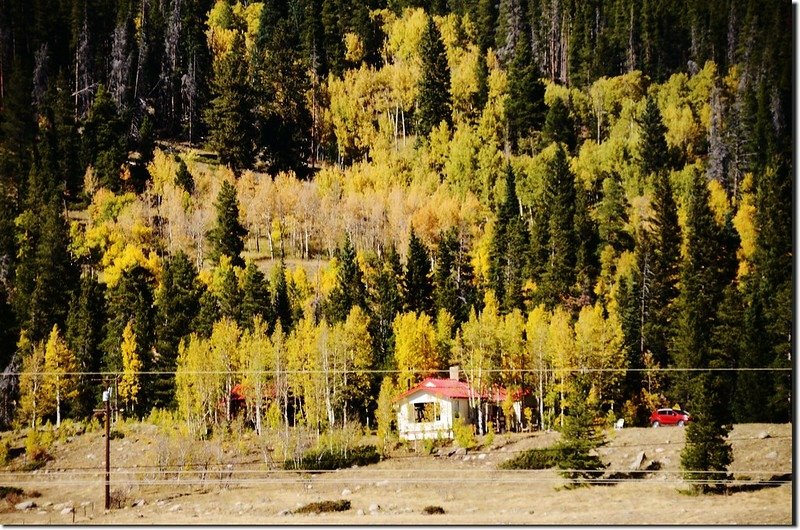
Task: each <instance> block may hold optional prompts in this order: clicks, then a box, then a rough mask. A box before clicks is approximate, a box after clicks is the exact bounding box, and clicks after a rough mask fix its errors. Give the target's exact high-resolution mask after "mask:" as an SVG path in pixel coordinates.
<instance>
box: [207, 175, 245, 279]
mask: <svg viewBox="0 0 800 530" xmlns="http://www.w3.org/2000/svg"><path fill="white" fill-rule="evenodd" d="M214 209H215V210H216V212H217V221H216V224H215V225H214V227H213V228H212V229H211V230H209V231H208V233H207V234H206V236H207V237H208V240H209V242H210V243H211V252H210V255H209V257H210V258H211V261H212V262H214V263H219V260H220V258H221V257H222V256H227V257H229V258H230V260H231V265H233V266H235V267H244V260H243V259H242V256H241V253H242V250H243V249H244V241H243V239H244V236H246V235H247V230H246V229H245V228H244V227H243V226H242V223H241V221H240V220H239V200H238V199H237V198H236V188H234V187H233V185H232V184H231V183H230V182H228V181H227V180H226V181H224V182H223V183H222V187H221V188H220V190H219V194H218V195H217V200H216V201H215V202H214Z"/></svg>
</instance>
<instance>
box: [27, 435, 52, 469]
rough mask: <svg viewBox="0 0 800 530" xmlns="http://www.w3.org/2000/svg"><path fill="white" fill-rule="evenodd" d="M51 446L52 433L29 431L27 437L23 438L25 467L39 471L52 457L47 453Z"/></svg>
mask: <svg viewBox="0 0 800 530" xmlns="http://www.w3.org/2000/svg"><path fill="white" fill-rule="evenodd" d="M52 444H53V432H52V431H44V432H40V431H38V430H37V429H29V430H28V436H27V437H26V438H25V460H26V461H27V464H26V466H36V467H33V468H32V469H39V468H40V467H42V466H43V465H44V464H45V463H46V462H47V461H48V460H52V457H51V456H50V454H49V453H48V450H49V449H50V446H51V445H52Z"/></svg>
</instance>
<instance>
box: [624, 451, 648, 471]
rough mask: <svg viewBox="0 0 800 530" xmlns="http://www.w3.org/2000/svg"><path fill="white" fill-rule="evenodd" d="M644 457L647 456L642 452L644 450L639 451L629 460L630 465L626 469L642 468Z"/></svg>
mask: <svg viewBox="0 0 800 530" xmlns="http://www.w3.org/2000/svg"><path fill="white" fill-rule="evenodd" d="M646 457H647V456H646V455H645V454H644V451H639V454H637V455H636V456H635V457H634V458H633V461H632V462H631V465H630V467H629V468H628V469H631V470H634V469H642V464H644V460H645V458H646Z"/></svg>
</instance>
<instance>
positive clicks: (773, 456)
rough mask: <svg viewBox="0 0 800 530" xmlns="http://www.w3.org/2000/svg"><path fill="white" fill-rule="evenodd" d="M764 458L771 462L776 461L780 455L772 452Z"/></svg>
mask: <svg viewBox="0 0 800 530" xmlns="http://www.w3.org/2000/svg"><path fill="white" fill-rule="evenodd" d="M764 458H767V459H769V460H775V459H776V458H778V453H777V451H770V452H769V453H767V454H765V455H764Z"/></svg>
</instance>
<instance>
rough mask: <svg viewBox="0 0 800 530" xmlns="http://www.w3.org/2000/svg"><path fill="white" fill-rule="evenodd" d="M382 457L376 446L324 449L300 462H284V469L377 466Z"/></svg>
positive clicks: (305, 455)
mask: <svg viewBox="0 0 800 530" xmlns="http://www.w3.org/2000/svg"><path fill="white" fill-rule="evenodd" d="M380 459H381V455H380V453H379V452H378V450H377V449H376V447H375V446H374V445H363V446H356V447H351V448H346V447H342V448H336V449H333V450H331V449H328V448H323V449H319V450H311V451H308V452H306V453H305V454H304V455H303V457H302V458H301V459H300V460H299V461H295V460H288V461H286V462H284V464H283V468H284V469H307V470H320V471H322V470H334V469H345V468H348V467H353V466H359V467H361V466H366V465H369V464H376V463H378V462H379V461H380Z"/></svg>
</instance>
